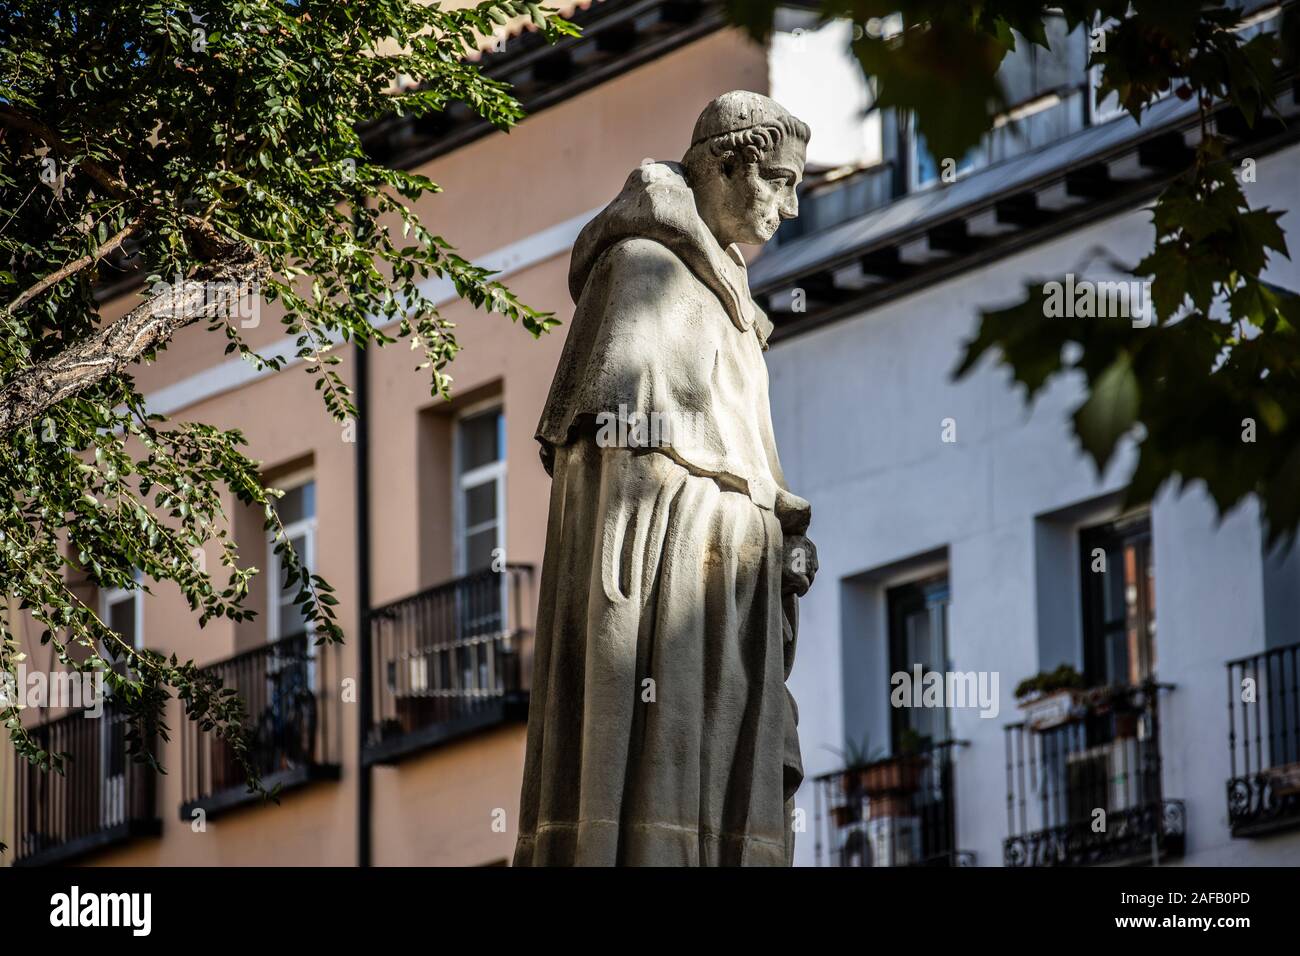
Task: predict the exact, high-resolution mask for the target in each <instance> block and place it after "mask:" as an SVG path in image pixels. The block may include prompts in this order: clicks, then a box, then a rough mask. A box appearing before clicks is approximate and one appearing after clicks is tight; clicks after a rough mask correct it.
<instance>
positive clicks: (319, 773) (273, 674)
mask: <svg viewBox="0 0 1300 956" xmlns="http://www.w3.org/2000/svg"><path fill="white" fill-rule="evenodd" d="M335 661H336V651H335V649H334V648H332V647H329V646H326V645H321V646H317V645H316V644H315V639H314V638H313V637H311V636H310V635H307V634H299V635H297V636H295V637H288V638H283V639H281V640H278V641H272V642H270V643H268V644H266V645H264V646H262V647H258V648H255V649H253V650H250V651H245V652H244V653H242V654H236V655H235V656H234V657H231V658H228V659H227V660H224V661H220V662H218V663H216V664H212V665H209V666H208V667H205V668H204V669H203V670H204V672H205V673H207V674H209V675H211V676H213V677H215V678H216V679H217V680H219V681H220V683H221V685H222V686H223V687H228V688H232V689H234V691H235V692H236V694H238V696H239V698H240V699H241V700H242V701H243V702H244V710H245V714H246V717H245V721H244V727H245V730H246V731H247V733H248V740H249V749H248V754H247V756H248V760H249V762H250V763H251V764H252V766H253V768H254V770H256V772H257V774H258V776H259V777H260V779H261V782H262V785H263V786H264V787H265V788H266V789H268V790H270V789H271V788H272V787H274V786H277V785H278V786H279V787H280V788H281V790H286V789H291V788H293V787H297V786H301V785H303V784H306V783H309V782H311V781H313V780H321V779H333V780H337V779H338V777H339V763H340V749H341V744H340V737H339V718H340V714H339V701H340V695H339V694H338V693H337V692H328V693H327V692H325V689H326V688H336V687H338V686H339V679H338V675H337V674H336V673H334V670H335V669H336V666H337V665H336V663H335ZM181 734H182V736H181V762H182V774H181V780H182V790H183V798H184V802H183V803H182V805H181V814H180V815H181V819H182V820H187V821H188V820H191V819H193V817H194V814H195V811H196V810H198V809H202V810H203V811H204V813H206V814H208V815H211V814H214V813H218V812H221V811H224V810H228V809H231V808H233V807H236V806H240V805H242V804H247V803H250V802H254V801H256V800H258V799H260V798H258V797H257V796H256V795H255V794H253V793H250V792H249V790H248V785H247V774H246V773H245V771H244V769H243V767H241V766H240V763H239V761H238V760H237V759H236V757H235V752H234V749H233V748H232V747H231V746H230V745H229V744H228V743H227V742H226V741H225V740H222V739H221V738H220V737H218V736H217V735H216V734H215V733H213V732H210V731H204V730H202V729H201V728H199V727H198V726H197V725H195V724H194V722H193V721H185V722H184V726H183V728H182V731H181Z"/></svg>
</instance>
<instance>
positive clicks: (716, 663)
mask: <svg viewBox="0 0 1300 956" xmlns="http://www.w3.org/2000/svg"><path fill="white" fill-rule="evenodd" d="M808 136H809V130H808V127H807V126H806V125H805V124H804V123H802V122H800V121H799V120H798V119H796V118H795V117H793V116H791V115H790V114H789V113H787V112H786V111H785V110H784V109H783V108H782V107H781V106H779V105H778V104H777V103H775V102H774V101H772V100H770V99H768V98H767V97H765V96H760V95H758V94H756V93H749V92H744V91H736V92H732V93H727V94H725V95H723V96H720V97H718V98H717V99H716V100H714V101H713V102H711V103H710V104H709V105H708V106H707V107H706V108H705V110H704V112H703V113H702V114H701V115H700V118H699V120H698V122H697V123H696V125H695V131H694V134H693V136H692V138H691V146H690V149H689V150H688V151H687V153H686V155H685V157H683V159H682V161H681V163H680V164H678V163H670V162H649V161H647V162H645V163H643V164H642V165H641V166H640V167H639V168H637V169H635V170H633V172H632V174H631V175H630V176H629V177H628V179H627V183H626V184H625V185H624V187H623V191H622V192H621V193H619V195H618V196H617V197H616V198H615V199H614V201H613V202H611V203H610V204H609V205H608V206H607V207H606V208H605V209H604V210H603V211H602V212H601V213H600V214H599V215H598V216H596V218H595V219H593V220H592V221H591V222H590V223H589V224H588V225H587V226H586V228H584V229H583V230H582V233H581V234H580V235H579V236H578V239H577V242H576V243H575V244H574V248H573V259H572V264H571V266H570V269H569V290H570V292H571V294H572V295H573V298H574V301H575V302H576V304H577V310H576V313H575V314H574V318H573V323H572V327H571V328H570V330H569V335H568V340H567V342H566V343H565V347H564V353H563V356H562V358H561V360H560V366H559V370H558V371H557V372H556V375H555V380H554V382H553V383H552V385H551V393H550V397H549V398H548V399H547V402H546V408H545V411H544V412H543V413H542V419H541V424H540V425H539V427H538V432H537V438H538V441H540V442H541V445H542V460H543V463H544V464H545V466H546V468H547V471H548V472H550V474H551V478H552V485H551V499H550V519H549V523H548V526H547V534H546V554H545V560H544V562H543V568H542V577H541V595H540V598H541V599H540V604H539V608H538V617H537V634H536V652H535V656H534V663H533V682H532V699H531V707H530V712H529V719H528V750H527V758H526V761H525V764H524V782H523V793H522V799H521V807H520V824H519V842H518V845H517V847H516V849H515V859H514V861H515V864H516V865H585V866H614V865H702V866H718V865H749V866H755V865H774V866H785V865H789V863H790V861H791V859H792V854H793V851H794V839H793V826H792V815H793V806H794V804H793V795H794V792H795V790H796V789H797V788H798V786H799V783H800V781H801V780H802V779H803V769H802V765H801V762H800V757H799V739H798V735H797V732H796V721H797V711H796V709H795V704H794V700H793V698H792V697H791V696H790V694H789V691H788V690H787V689H786V686H785V681H786V678H787V677H788V676H789V673H790V667H791V664H792V662H793V658H794V648H795V635H796V630H797V603H796V599H797V597H798V596H800V595H802V594H803V593H804V592H805V591H806V590H807V589H808V586H809V585H810V584H811V581H812V577H813V575H814V573H815V572H816V564H817V561H816V552H815V550H814V549H813V546H812V544H811V542H809V541H808V539H807V538H806V537H804V534H805V532H806V530H807V528H808V522H809V517H810V508H809V504H808V502H807V501H805V500H803V499H802V498H799V497H797V496H796V495H794V494H792V493H791V492H790V491H789V489H788V488H787V487H786V483H785V478H784V476H783V475H782V472H781V464H780V462H779V460H778V459H777V453H776V443H775V440H774V438H773V434H772V417H771V409H770V406H769V402H768V391H767V368H766V366H765V365H764V362H763V354H762V353H763V351H764V350H765V349H766V348H767V339H768V335H769V333H770V332H771V330H772V324H771V322H769V321H768V318H767V316H766V315H765V314H764V313H763V312H762V310H761V309H759V308H758V306H757V305H755V303H754V301H753V300H752V299H751V297H750V293H749V283H748V278H747V274H746V271H745V260H744V259H743V258H742V256H741V253H740V250H739V248H738V247H737V245H736V244H737V243H746V244H762V243H764V242H766V241H767V240H768V239H770V238H771V237H772V235H773V233H774V232H775V231H776V228H777V226H778V225H779V224H780V221H781V220H782V219H789V218H793V217H794V216H795V215H797V214H798V203H797V200H796V198H795V189H796V187H797V186H798V185H799V182H800V180H801V178H802V176H803V166H804V155H805V150H806V146H807V141H808Z"/></svg>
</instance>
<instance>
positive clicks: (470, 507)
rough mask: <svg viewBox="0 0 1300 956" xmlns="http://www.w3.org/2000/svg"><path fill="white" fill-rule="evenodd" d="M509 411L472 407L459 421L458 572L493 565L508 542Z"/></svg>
mask: <svg viewBox="0 0 1300 956" xmlns="http://www.w3.org/2000/svg"><path fill="white" fill-rule="evenodd" d="M505 432H506V421H505V415H503V414H502V412H501V409H500V408H499V407H496V408H489V409H471V410H470V411H469V412H468V413H466V414H465V415H463V416H462V417H461V418H460V419H459V420H458V421H457V422H456V431H455V450H454V454H453V458H454V461H455V469H456V481H455V485H454V487H455V495H456V501H455V518H456V543H455V556H454V557H455V564H456V573H457V574H458V575H465V574H470V573H472V572H474V571H481V570H483V569H484V568H489V567H491V566H492V562H493V559H494V558H495V557H497V555H498V554H500V553H501V552H499V551H497V549H498V548H500V549H503V550H504V548H505V482H506V456H505Z"/></svg>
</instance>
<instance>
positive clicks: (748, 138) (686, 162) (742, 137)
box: [682, 113, 812, 176]
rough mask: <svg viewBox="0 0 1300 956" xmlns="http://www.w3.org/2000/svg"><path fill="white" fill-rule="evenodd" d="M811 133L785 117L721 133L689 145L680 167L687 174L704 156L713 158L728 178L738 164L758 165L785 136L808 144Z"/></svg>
mask: <svg viewBox="0 0 1300 956" xmlns="http://www.w3.org/2000/svg"><path fill="white" fill-rule="evenodd" d="M811 135H812V131H811V130H810V129H809V128H808V124H807V123H805V122H803V120H801V119H799V118H797V117H795V116H792V115H790V114H789V113H786V114H785V115H784V116H781V117H778V118H776V120H775V121H774V122H768V123H762V124H759V125H758V126H750V127H748V128H746V129H738V130H734V131H732V132H730V133H721V134H719V135H717V136H712V137H710V138H708V139H702V140H700V141H699V142H697V143H692V144H691V148H690V149H688V150H687V151H686V155H685V156H684V157H682V165H683V166H685V167H686V168H687V169H688V170H689V169H692V168H694V167H696V166H697V165H698V163H699V162H700V160H701V159H703V158H704V156H705V155H708V156H712V157H714V158H715V159H716V160H717V162H718V164H719V165H720V167H721V168H722V172H723V175H726V176H730V175H731V173H732V170H733V169H735V167H736V165H737V164H742V165H748V164H750V163H759V162H762V161H763V159H764V158H765V157H766V156H767V155H768V154H769V153H772V152H774V151H775V150H776V149H777V148H779V147H780V145H781V143H782V142H783V141H784V140H785V138H786V137H787V136H793V137H794V138H795V139H797V140H799V141H800V142H803V143H807V142H808V137H809V136H811Z"/></svg>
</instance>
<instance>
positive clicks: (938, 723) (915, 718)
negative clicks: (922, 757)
mask: <svg viewBox="0 0 1300 956" xmlns="http://www.w3.org/2000/svg"><path fill="white" fill-rule="evenodd" d="M888 595H889V596H888V604H889V671H890V674H891V675H893V674H897V673H900V672H905V673H907V674H911V675H915V669H916V668H917V667H918V666H919V667H920V669H921V674H922V676H924V675H925V674H928V673H930V672H932V671H934V672H937V673H940V674H943V673H946V672H947V671H948V670H950V669H951V668H950V667H949V662H948V603H949V592H948V577H947V575H942V576H940V577H934V578H928V579H926V580H924V581H916V582H913V583H910V584H905V585H902V586H901V587H896V588H891V589H890V590H889V592H888ZM890 713H891V714H892V718H891V720H892V726H891V728H890V729H891V732H892V734H893V745H894V752H895V753H898V752H899V751H900V748H901V744H902V740H903V735H904V734H909V736H911V735H913V734H914V735H916V736H918V737H920V738H921V739H923V740H924V739H925V738H929V741H930V742H931V743H936V744H937V743H943V742H945V741H947V740H948V739H949V735H950V730H951V727H950V722H949V713H948V708H947V707H893V708H891V710H890ZM909 732H910V733H909Z"/></svg>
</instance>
